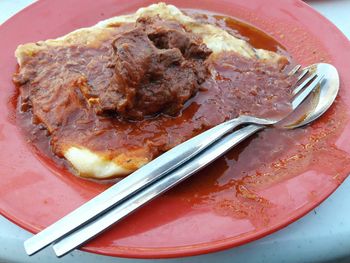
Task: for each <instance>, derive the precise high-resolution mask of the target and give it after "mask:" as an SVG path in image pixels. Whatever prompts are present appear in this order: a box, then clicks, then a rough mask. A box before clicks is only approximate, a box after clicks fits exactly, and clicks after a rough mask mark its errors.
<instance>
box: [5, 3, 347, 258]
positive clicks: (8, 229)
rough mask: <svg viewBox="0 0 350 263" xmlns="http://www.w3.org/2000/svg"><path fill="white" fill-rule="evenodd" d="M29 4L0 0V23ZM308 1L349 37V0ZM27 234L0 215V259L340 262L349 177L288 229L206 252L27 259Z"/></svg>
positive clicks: (344, 244)
mask: <svg viewBox="0 0 350 263" xmlns="http://www.w3.org/2000/svg"><path fill="white" fill-rule="evenodd" d="M262 1H263V0H262ZM280 1H284V0H280ZM32 2H34V1H33V0H0V23H2V22H4V21H5V20H6V19H8V18H9V17H10V16H12V15H13V14H15V13H16V12H18V11H19V10H21V9H22V8H24V7H25V6H27V5H29V4H31V3H32ZM308 3H309V4H310V5H311V6H313V7H314V8H315V9H317V10H318V11H319V12H320V13H321V14H323V15H324V16H326V17H327V18H328V19H329V20H330V21H332V22H333V23H334V24H336V25H337V26H338V28H339V29H340V30H342V31H343V33H344V34H345V35H346V36H347V37H348V38H350V0H328V1H325V0H319V1H315V0H314V1H308ZM349 74H350V72H349ZM31 235H32V234H30V233H28V232H26V231H25V230H23V229H21V228H19V227H18V226H16V225H15V224H12V223H11V222H9V221H8V220H7V219H5V218H4V217H2V216H0V263H2V262H4V263H5V262H6V263H10V262H42V263H45V262H61V263H73V262H86V263H91V262H100V263H110V262H115V263H127V262H133V263H136V262H144V263H153V262H157V263H180V262H191V263H199V262H220V263H221V262H223V263H224V262H230V263H231V262H267V263H273V262H285V263H289V262H290V263H296V262H342V263H345V262H350V177H349V178H348V179H347V180H346V181H345V182H344V183H343V184H342V185H341V186H340V187H339V188H338V190H337V191H336V192H335V193H334V194H333V195H332V196H331V197H330V198H328V199H327V200H326V201H325V202H323V203H322V204H321V205H320V206H319V207H317V208H316V209H314V210H313V211H311V212H310V213H309V214H307V215H306V216H304V217H303V218H301V219H300V220H298V221H297V222H295V223H293V224H291V225H289V226H288V227H286V228H284V229H282V230H280V231H278V232H276V233H274V234H272V235H269V236H267V237H265V238H262V239H260V240H258V241H255V242H252V243H249V244H246V245H243V246H240V247H237V248H233V249H228V250H225V251H221V252H217V253H212V254H208V255H201V256H196V257H187V258H177V259H168V260H136V259H123V258H114V257H106V256H100V255H95V254H90V253H86V252H82V251H74V252H72V253H70V254H68V255H67V256H65V257H63V258H59V259H58V258H56V257H55V255H54V253H53V251H52V250H51V248H46V249H44V250H43V251H41V252H39V253H38V254H36V255H34V256H31V257H29V256H27V255H26V254H25V251H24V249H23V242H24V240H26V239H27V238H29V237H30V236H31Z"/></svg>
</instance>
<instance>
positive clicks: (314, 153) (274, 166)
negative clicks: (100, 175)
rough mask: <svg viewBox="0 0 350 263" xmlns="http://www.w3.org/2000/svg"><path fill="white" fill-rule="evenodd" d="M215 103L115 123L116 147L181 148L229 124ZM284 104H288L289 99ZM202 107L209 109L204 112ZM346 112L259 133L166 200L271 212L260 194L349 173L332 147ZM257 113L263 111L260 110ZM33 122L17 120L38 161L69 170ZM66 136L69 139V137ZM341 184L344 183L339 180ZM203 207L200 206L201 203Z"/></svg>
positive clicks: (235, 29)
mask: <svg viewBox="0 0 350 263" xmlns="http://www.w3.org/2000/svg"><path fill="white" fill-rule="evenodd" d="M189 13H191V15H192V16H194V17H196V18H200V19H203V20H204V21H207V22H208V21H209V22H215V23H217V24H219V25H220V26H222V27H224V28H227V29H230V30H231V32H232V33H233V34H237V35H240V34H242V36H243V37H244V38H246V39H247V40H248V41H249V42H250V43H251V44H252V45H253V46H255V47H258V48H264V49H267V50H271V51H277V52H281V53H283V55H286V54H287V52H286V51H285V50H284V48H283V47H282V46H281V45H280V44H278V42H276V41H275V40H273V39H272V38H271V37H269V36H268V35H266V34H264V33H263V32H261V31H259V30H257V29H255V28H253V27H250V26H248V25H246V24H244V23H241V22H237V21H235V20H233V19H231V18H224V17H221V16H211V15H201V14H198V13H196V12H194V11H193V12H192V11H191V12H189ZM223 72H224V74H223V75H225V74H230V73H229V71H225V70H223ZM220 78H222V76H221V75H220V76H218V79H220ZM204 87H205V85H204ZM202 95H204V96H202ZM287 95H288V94H287ZM211 98H212V94H211V92H210V89H209V88H208V89H205V88H204V89H203V91H202V93H200V94H197V95H196V96H195V97H194V98H192V99H190V100H189V101H188V102H186V105H185V106H186V108H185V110H183V111H182V113H181V114H180V115H179V116H177V117H175V118H174V117H169V116H160V118H159V121H158V122H156V123H154V122H152V121H151V120H147V119H146V120H144V121H141V122H125V123H121V122H120V120H115V121H114V122H117V123H114V125H116V126H118V128H119V131H118V132H119V134H122V135H123V136H122V139H120V140H119V141H118V142H119V143H122V144H123V145H127V146H129V147H131V148H132V147H133V146H137V144H136V145H133V143H130V142H132V139H130V138H134V137H135V136H136V137H138V138H139V142H138V143H142V144H143V143H145V141H149V142H152V144H153V146H157V145H164V138H165V137H162V136H161V135H162V133H164V132H166V133H167V134H171V136H169V137H167V138H172V141H171V142H167V143H169V144H168V145H175V144H177V143H179V141H178V140H179V136H180V135H181V136H183V135H184V134H186V133H191V135H193V131H194V130H195V132H196V133H200V132H201V131H203V130H204V129H206V128H208V127H210V126H213V125H215V124H217V123H220V122H222V121H224V120H225V118H228V116H226V117H225V116H222V115H221V116H220V115H212V116H211V115H210V113H211V112H213V111H215V110H220V108H218V105H217V103H215V101H212V100H211ZM285 98H287V99H290V97H288V96H286V97H285ZM243 99H244V98H243ZM210 103H213V104H210ZM203 104H207V105H208V104H209V105H210V107H208V108H207V109H206V111H204V112H203V110H204V108H203ZM241 106H242V107H241ZM251 106H253V107H254V106H255V105H252V104H249V105H247V104H246V103H245V102H244V101H242V105H239V107H238V108H240V109H241V112H239V113H249V111H250V108H251ZM343 107H344V106H343V105H342V103H341V101H339V100H338V101H337V102H336V104H335V106H334V107H332V108H331V110H330V111H329V112H327V113H326V115H325V116H324V117H323V118H322V119H321V120H319V121H317V122H315V123H314V124H313V125H311V126H308V127H306V128H301V129H297V130H292V131H282V130H277V129H267V130H264V131H262V132H260V133H259V134H258V135H256V136H254V137H253V138H251V139H249V140H247V141H246V142H244V143H242V144H241V145H239V146H238V147H236V148H235V149H233V150H232V151H230V152H229V153H228V154H226V155H225V156H224V157H222V158H220V159H219V160H217V161H216V162H215V163H214V164H212V165H210V166H209V167H207V168H206V169H204V170H203V171H201V172H200V173H198V174H197V175H196V176H194V177H193V178H191V179H190V180H187V181H186V183H183V184H182V185H180V186H178V187H177V188H176V189H174V190H173V191H171V192H169V193H168V195H173V194H175V195H178V194H179V193H180V194H181V196H183V197H186V198H190V199H199V200H200V199H202V198H204V197H206V198H205V200H206V201H205V202H213V203H217V204H215V207H216V208H217V210H218V211H219V212H220V213H226V212H224V210H227V208H228V207H231V208H234V209H236V211H237V212H236V213H235V216H238V217H240V216H245V217H249V214H250V213H256V212H258V213H259V211H262V210H263V209H264V207H268V206H269V204H267V203H266V202H265V201H264V200H263V199H261V198H260V197H259V196H257V195H256V194H255V192H256V191H258V190H259V189H261V188H265V187H267V186H268V185H271V184H273V183H276V182H278V181H280V180H283V179H286V178H290V177H293V176H294V175H297V174H300V173H302V172H304V171H307V170H309V169H316V170H320V171H323V172H324V171H326V172H328V173H330V174H336V173H344V172H346V171H348V170H349V168H350V167H349V165H348V164H347V165H346V163H350V162H349V157H348V155H347V154H346V153H343V152H342V151H341V150H338V149H337V148H336V147H334V141H333V139H332V138H334V137H335V135H337V134H339V133H340V132H341V131H342V129H343V126H344V123H345V120H346V119H347V116H346V115H345V113H344V112H345V111H342V108H343ZM282 108H283V107H282ZM257 110H258V111H259V110H261V109H259V108H258V109H257ZM198 113H201V114H200V115H202V114H203V115H205V116H207V118H208V119H207V123H208V126H207V127H205V126H203V125H201V126H199V127H196V126H194V124H193V123H194V121H195V120H196V118H198ZM235 114H237V112H235V113H234V114H233V115H231V116H230V117H234V116H235ZM31 116H32V115H31V113H30V112H18V113H17V120H18V124H19V126H20V127H22V128H23V130H24V133H25V136H26V137H27V138H28V140H29V141H30V143H31V144H32V145H33V146H34V147H35V148H37V149H39V152H40V158H44V159H47V158H48V159H54V160H55V161H56V162H57V164H58V165H60V166H61V167H62V168H63V169H66V168H67V167H69V166H67V164H66V163H65V161H64V160H63V159H61V158H59V157H57V156H56V155H54V154H53V153H52V151H51V150H50V147H49V144H50V139H52V138H50V136H48V135H47V132H46V130H45V128H43V127H40V125H34V124H32V121H31ZM108 122H109V121H108ZM102 123H103V120H102ZM109 123H110V122H109ZM84 125H86V124H84V123H83V124H82V127H83V126H84ZM108 125H110V124H108ZM114 125H113V126H114ZM66 132H67V133H69V132H70V131H69V130H68V131H66ZM96 135H102V136H100V137H99V138H100V139H99V140H102V141H103V142H107V143H105V144H104V146H102V147H108V143H110V142H111V141H110V140H109V139H108V138H110V137H111V136H112V135H111V133H108V132H107V133H105V132H99V134H96ZM73 137H74V136H73ZM95 138H96V137H95ZM181 138H182V139H181V140H183V139H184V137H181ZM118 142H117V143H118ZM134 142H135V141H134ZM84 143H87V144H88V145H89V146H92V148H94V146H95V147H97V148H95V149H96V150H99V148H98V147H101V145H100V146H98V144H95V143H94V141H92V142H89V141H86V142H84ZM89 143H90V144H89ZM113 143H116V142H113ZM163 150H166V149H163ZM155 154H159V153H155ZM333 156H336V157H333ZM326 158H338V159H339V160H343V161H342V162H338V163H342V164H343V165H342V167H329V166H325V164H324V163H323V160H325V159H326ZM342 171H343V172H342ZM339 180H341V179H340V178H339ZM227 190H228V191H227ZM228 192H229V193H230V194H229V197H227V193H228ZM208 196H209V198H208ZM203 201H204V199H203ZM200 202H201V201H198V202H197V203H200ZM238 203H240V205H238ZM237 209H238V210H237ZM255 217H256V215H255Z"/></svg>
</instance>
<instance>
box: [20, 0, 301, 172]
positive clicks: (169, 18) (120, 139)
mask: <svg viewBox="0 0 350 263" xmlns="http://www.w3.org/2000/svg"><path fill="white" fill-rule="evenodd" d="M220 21H222V19H221V20H220V19H218V18H217V17H215V16H211V15H209V14H199V13H193V14H192V13H191V12H190V11H187V12H186V11H184V12H182V11H180V10H179V9H178V8H176V7H175V6H172V5H166V4H164V3H159V4H153V5H150V6H148V7H145V8H141V9H139V10H138V11H137V12H136V13H134V14H131V15H124V16H118V17H114V18H110V19H108V20H105V21H102V22H100V23H98V24H97V25H95V26H92V27H89V28H82V29H78V30H76V31H73V32H71V33H69V34H68V35H66V36H63V37H60V38H57V39H50V40H46V41H40V42H37V43H28V44H24V45H20V46H18V48H17V50H16V53H15V55H16V58H17V61H18V64H19V70H18V72H17V73H16V74H15V75H14V82H15V83H16V85H17V86H18V88H19V100H18V111H19V114H20V115H22V116H24V119H26V121H27V122H28V121H29V120H30V122H31V124H33V125H32V126H31V127H32V128H33V131H32V132H31V136H32V137H31V141H33V142H34V144H35V143H37V144H38V145H39V144H40V143H42V142H40V141H42V140H45V141H46V142H49V147H50V151H52V153H53V154H54V155H55V156H58V157H60V158H64V159H65V160H67V161H68V163H69V164H70V165H71V167H72V168H73V169H74V172H75V173H76V174H77V175H79V176H81V177H87V178H94V179H106V178H113V177H119V176H125V175H127V174H129V173H131V172H133V171H134V170H136V169H138V168H139V167H141V166H142V165H144V164H146V163H147V162H149V161H151V160H152V159H154V158H155V157H157V156H158V155H160V154H161V153H163V152H165V151H167V150H169V149H170V148H172V147H174V146H176V145H177V144H179V143H181V142H184V141H185V140H188V139H190V138H191V137H193V136H195V135H197V134H198V133H200V132H202V131H204V130H206V129H209V128H211V127H213V126H215V125H217V124H219V123H221V122H223V121H225V120H228V119H231V118H235V117H237V116H238V115H241V114H247V115H255V116H271V115H274V114H278V113H279V114H281V113H283V112H286V111H288V110H290V104H289V102H290V100H291V97H292V92H291V87H292V86H293V84H294V83H295V81H296V79H295V77H294V76H288V74H287V73H288V70H290V68H291V66H292V62H291V61H290V58H289V57H288V54H286V53H284V52H282V51H279V52H277V51H278V50H274V51H271V50H266V49H260V48H255V47H253V46H252V45H251V44H250V43H249V42H248V41H247V39H245V38H244V37H243V36H240V35H239V34H237V32H235V31H233V30H231V29H230V28H229V27H227V26H226V25H223V24H222V23H220ZM39 130H45V131H47V134H46V137H45V138H44V137H43V136H41V137H40V136H39V135H38V134H39V132H38V131H39ZM33 138H34V139H33Z"/></svg>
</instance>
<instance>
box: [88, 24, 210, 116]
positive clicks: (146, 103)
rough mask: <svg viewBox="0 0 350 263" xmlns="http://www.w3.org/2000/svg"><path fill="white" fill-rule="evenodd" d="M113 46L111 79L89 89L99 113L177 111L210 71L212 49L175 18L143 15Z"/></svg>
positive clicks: (127, 113)
mask: <svg viewBox="0 0 350 263" xmlns="http://www.w3.org/2000/svg"><path fill="white" fill-rule="evenodd" d="M113 48H114V54H115V60H114V62H113V63H112V65H111V67H114V76H113V77H112V78H111V81H110V84H109V85H108V86H107V87H104V86H100V87H93V86H91V87H90V90H88V91H86V92H85V94H88V95H87V96H88V98H89V101H90V102H91V103H92V104H94V105H95V109H96V112H97V113H98V114H104V113H117V114H118V115H120V116H123V117H126V118H130V119H142V118H144V117H145V116H149V115H154V114H157V113H165V114H169V115H176V114H177V113H178V112H179V111H180V110H181V109H182V107H183V105H184V103H185V102H186V101H187V100H188V99H189V98H191V97H192V96H193V95H194V94H195V93H196V92H197V90H198V88H199V86H200V84H201V83H203V82H204V80H205V78H206V77H208V76H209V71H208V69H207V65H206V63H205V59H206V58H207V57H208V56H209V55H210V53H211V51H210V50H209V49H208V48H207V47H206V46H205V45H204V44H203V43H202V41H201V39H199V38H197V37H195V36H194V35H193V34H190V33H187V32H186V31H185V30H184V29H183V28H182V27H181V25H180V24H177V23H175V22H165V21H161V20H159V19H158V18H157V19H151V18H142V19H139V20H138V22H137V24H136V27H135V29H133V30H130V31H127V32H125V33H123V34H121V35H119V36H118V37H117V38H116V39H115V40H114V41H113Z"/></svg>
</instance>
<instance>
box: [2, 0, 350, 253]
mask: <svg viewBox="0 0 350 263" xmlns="http://www.w3.org/2000/svg"><path fill="white" fill-rule="evenodd" d="M150 3H151V1H143V0H139V1H137V0H128V1H124V0H122V1H118V0H102V1H95V0H74V1H68V0H66V1H62V0H52V1H39V2H37V3H35V4H33V5H32V6H30V7H28V8H26V9H25V10H23V11H22V12H20V13H19V14H17V15H16V16H15V17H13V18H12V19H10V20H9V21H7V22H6V23H5V24H4V25H2V26H1V27H0V36H1V41H0V61H1V66H0V72H1V76H0V88H1V93H0V98H1V103H0V149H1V151H0V164H1V169H0V176H1V177H0V178H1V180H0V193H1V198H0V211H1V214H3V215H4V216H6V217H7V218H9V219H10V220H12V221H13V222H14V223H16V224H18V225H20V226H21V227H23V228H25V229H27V230H29V231H31V232H34V233H36V232H38V231H40V230H41V229H43V228H45V227H46V226H48V225H49V224H51V223H53V222H54V221H56V220H57V219H59V218H60V217H62V216H63V215H65V214H67V213H68V212H69V211H71V210H72V209H74V208H76V207H78V206H79V205H81V204H82V203H84V202H85V201H87V200H88V199H90V198H92V197H93V196H95V195H96V194H98V193H99V192H101V191H102V190H103V189H105V187H106V186H102V185H98V184H95V183H92V182H88V181H84V180H81V179H78V178H75V177H74V176H71V175H70V174H68V173H67V172H64V171H62V170H60V169H58V168H57V167H56V166H55V165H54V164H50V163H43V162H42V161H41V159H40V158H38V157H37V156H36V155H35V154H33V150H32V149H31V148H29V147H28V145H27V144H26V143H25V140H24V139H23V136H22V135H21V133H20V131H19V129H18V127H17V126H16V125H15V124H14V120H13V117H11V114H12V113H11V106H10V102H9V101H10V99H11V96H13V95H14V86H13V84H12V82H11V75H12V73H13V72H14V71H15V70H16V61H15V58H14V55H13V54H14V50H15V48H16V46H17V45H18V44H21V43H26V42H32V41H38V40H43V39H48V38H55V37H58V36H61V35H64V34H66V33H68V32H70V31H72V30H74V29H77V28H80V27H86V26H91V25H93V24H95V23H96V22H98V21H99V20H102V19H106V18H108V17H111V16H115V15H120V14H125V13H130V12H133V11H135V10H136V9H137V8H138V7H141V6H147V5H149V4H150ZM172 3H173V4H175V5H177V6H178V7H181V8H197V9H204V10H210V11H214V12H217V13H222V14H227V15H230V16H233V17H237V18H239V19H241V20H243V21H247V22H249V23H251V24H253V25H254V26H256V27H258V28H261V29H262V30H264V31H265V32H268V33H269V34H271V35H273V36H274V37H275V38H276V39H277V40H278V41H279V42H280V43H282V44H283V45H285V47H286V48H287V50H288V51H289V52H290V53H291V54H292V55H293V56H294V58H295V59H296V60H297V61H298V62H300V63H302V64H303V65H307V64H311V63H314V62H319V61H320V60H325V61H327V62H330V63H332V64H334V65H335V66H336V67H337V69H338V70H339V73H340V76H341V92H340V96H339V98H338V101H337V103H338V105H339V104H342V105H343V108H341V107H338V108H335V107H333V108H332V110H331V113H328V115H327V114H326V116H325V117H323V120H322V121H323V123H325V122H327V121H328V123H329V126H331V125H333V124H334V121H332V116H336V117H337V118H342V121H341V122H342V124H343V126H342V127H341V129H340V128H339V127H338V132H337V133H334V134H333V135H332V136H330V138H329V139H328V144H327V145H328V148H327V149H328V150H327V149H326V150H324V151H323V152H322V149H321V150H320V153H321V154H324V156H326V157H325V158H323V161H325V159H329V158H332V160H329V162H330V164H329V165H328V166H324V167H325V168H324V169H323V168H322V169H319V168H317V167H319V164H318V163H317V160H316V161H315V160H314V159H312V160H309V162H310V163H312V162H315V165H314V166H313V168H310V169H308V170H307V171H303V172H299V173H297V174H294V175H293V176H289V177H283V178H282V179H280V180H275V182H273V183H269V184H266V187H260V188H259V189H258V190H257V194H258V196H259V198H260V199H258V200H255V201H258V202H262V203H264V202H267V203H268V204H271V205H270V206H257V205H256V204H254V202H255V201H254V200H253V201H252V206H251V207H250V206H249V205H248V206H246V205H247V202H242V204H241V203H225V202H222V201H223V200H224V199H222V200H218V203H215V198H214V200H213V195H211V193H210V191H209V192H205V191H204V190H203V189H216V190H217V189H219V188H220V187H222V185H223V184H224V183H223V182H220V181H216V182H211V183H213V184H214V183H215V186H213V187H212V188H210V187H209V188H203V189H202V188H201V187H202V186H201V184H200V183H199V185H197V184H196V183H194V182H198V179H196V180H197V181H188V184H187V185H186V183H185V184H184V185H183V186H180V187H178V188H177V189H175V190H174V191H171V192H170V193H168V194H166V195H164V196H162V197H160V198H158V199H157V200H156V201H154V202H152V203H151V204H150V205H147V206H146V207H144V208H142V209H141V210H139V211H138V212H136V213H135V214H133V215H132V216H130V217H129V218H127V219H126V220H124V221H123V222H121V223H120V224H118V225H116V226H115V227H113V228H112V229H111V230H109V231H108V232H106V233H104V234H103V235H101V236H99V237H98V238H96V239H95V240H93V241H92V242H90V243H89V244H87V245H86V246H85V247H84V248H83V249H84V250H86V251H90V252H95V253H101V254H106V255H113V256H122V257H139V258H151V257H155V258H162V257H177V256H188V255H195V254H201V253H208V252H212V251H216V250H220V249H224V248H229V247H233V246H237V245H240V244H243V243H247V242H249V241H252V240H256V239H258V238H261V237H263V236H265V235H267V234H269V233H272V232H274V231H276V230H278V229H280V228H282V227H284V226H286V225H288V224H290V223H292V222H293V221H295V220H296V219H298V218H300V217H301V216H303V215H304V214H306V213H307V212H308V211H310V210H311V209H313V208H314V207H315V206H317V205H318V204H320V203H321V202H322V201H323V200H324V199H325V198H326V197H327V196H329V195H330V194H331V193H332V192H333V191H334V190H335V189H336V188H337V187H338V186H339V184H340V183H341V182H342V181H343V180H344V179H345V178H346V175H347V172H348V171H349V169H348V168H349V167H347V166H346V165H345V164H348V163H350V162H349V157H348V155H347V153H349V152H350V144H348V143H344V142H346V141H347V137H348V136H349V133H350V122H349V121H348V117H347V112H348V110H349V109H350V95H349V90H350V74H349V72H350V45H349V41H348V40H347V39H346V38H345V37H344V35H343V34H342V33H340V32H339V30H338V29H337V28H336V27H335V26H334V25H332V24H331V23H330V22H329V21H327V20H326V19H325V18H324V17H322V16H321V15H319V14H318V13H317V12H315V11H314V10H313V9H311V8H310V7H309V6H307V5H306V4H305V3H303V2H301V1H298V0H288V1H280V0H265V1H261V0H251V1H240V0H231V1H228V0H221V1H215V2H214V1H209V0H206V1H200V3H199V2H198V1H195V0H191V1H189V0H182V1H181V0H178V1H172ZM337 111H338V112H340V111H341V112H342V114H340V115H339V114H338V115H334V112H337ZM332 112H333V113H332ZM328 123H327V125H328ZM317 125H318V124H317V123H316V124H315V125H313V127H312V129H313V131H314V132H316V131H317V129H319V127H318V126H317ZM330 130H332V127H331V129H330ZM306 146H307V145H306ZM306 146H305V147H306ZM305 149H307V147H306V148H305ZM330 149H332V154H329V151H331V150H330ZM327 152H328V154H329V155H327ZM318 162H320V160H318ZM222 164H223V163H222V162H220V161H219V162H217V163H216V164H215V165H214V166H211V168H209V169H214V170H215V169H216V168H218V166H220V165H222ZM310 167H311V166H310ZM327 167H328V169H327ZM257 178H259V177H257ZM205 182H206V183H210V181H205ZM263 184H264V183H263ZM190 186H191V187H192V188H193V189H191V188H190V189H188V188H189V187H190ZM186 187H187V188H186ZM215 187H216V188H215ZM216 190H215V191H216ZM230 190H232V189H229V188H228V189H226V190H225V191H226V192H225V193H224V194H226V195H230ZM240 190H242V189H240ZM196 191H198V195H196V194H195V193H194V192H196ZM213 191H214V190H213ZM243 191H244V189H243ZM231 194H233V193H231ZM248 198H249V196H248ZM253 199H254V197H253ZM225 200H226V199H225ZM227 200H228V199H227ZM243 204H244V205H245V206H246V207H242V205H243ZM248 204H249V203H248ZM257 207H262V209H261V211H260V210H257ZM266 207H268V208H266ZM264 208H266V209H265V210H264ZM232 211H233V212H232Z"/></svg>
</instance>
